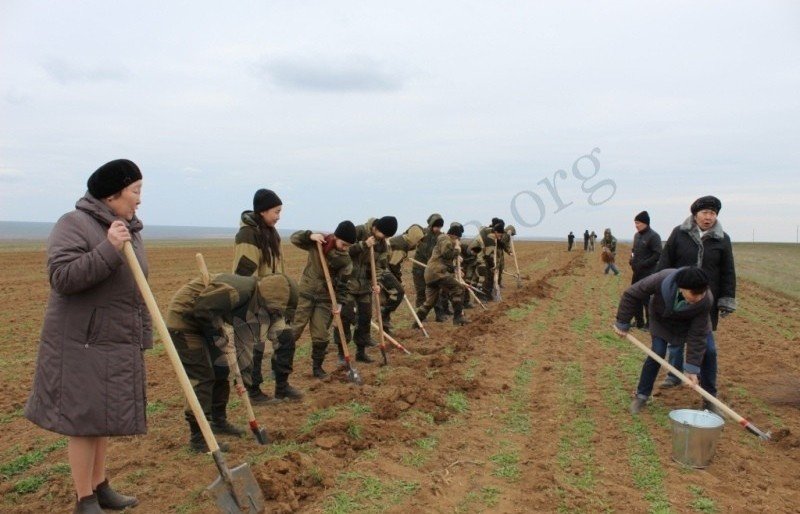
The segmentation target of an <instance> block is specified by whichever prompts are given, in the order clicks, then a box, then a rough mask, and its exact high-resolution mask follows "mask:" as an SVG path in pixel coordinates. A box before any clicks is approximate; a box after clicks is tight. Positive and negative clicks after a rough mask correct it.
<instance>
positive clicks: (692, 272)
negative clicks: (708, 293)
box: [675, 266, 708, 291]
mask: <svg viewBox="0 0 800 514" xmlns="http://www.w3.org/2000/svg"><path fill="white" fill-rule="evenodd" d="M675 283H676V284H677V285H678V287H680V288H681V289H691V290H692V291H700V290H705V289H706V288H707V287H708V275H707V274H706V272H705V271H703V270H702V269H701V268H698V267H697V266H687V267H685V268H681V269H680V270H678V273H676V274H675Z"/></svg>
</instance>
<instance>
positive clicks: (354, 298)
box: [333, 216, 397, 363]
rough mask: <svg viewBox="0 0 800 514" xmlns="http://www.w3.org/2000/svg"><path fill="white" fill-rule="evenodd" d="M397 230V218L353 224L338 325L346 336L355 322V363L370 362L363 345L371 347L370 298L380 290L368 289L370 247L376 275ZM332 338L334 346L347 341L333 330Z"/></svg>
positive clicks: (370, 282) (384, 264)
mask: <svg viewBox="0 0 800 514" xmlns="http://www.w3.org/2000/svg"><path fill="white" fill-rule="evenodd" d="M395 233H397V218H395V217H394V216H384V217H382V218H378V219H375V218H370V219H369V220H367V222H366V223H365V224H363V225H359V226H357V227H356V243H355V244H353V245H352V246H351V247H350V248H349V250H348V253H349V254H350V258H351V259H352V261H353V272H352V273H351V274H350V279H349V280H348V281H347V302H346V303H345V304H344V306H343V307H342V324H343V325H344V332H345V337H347V338H348V339H349V338H350V326H351V325H353V324H355V326H356V329H355V332H354V333H353V340H354V341H355V343H356V360H357V361H359V362H367V363H369V362H374V361H373V359H372V358H370V357H369V356H368V355H367V346H372V338H371V337H370V323H371V322H372V297H373V294H375V293H379V292H380V286H376V288H377V289H376V290H374V291H373V288H372V268H371V264H370V248H374V251H375V266H376V268H377V269H376V270H375V271H376V274H377V275H380V274H381V273H383V271H385V270H386V267H387V261H388V245H387V244H386V239H387V238H389V237H392V236H393V235H395ZM333 337H334V341H335V342H336V344H338V345H340V346H341V345H343V344H348V342H349V341H340V338H339V333H338V331H337V332H334V335H333Z"/></svg>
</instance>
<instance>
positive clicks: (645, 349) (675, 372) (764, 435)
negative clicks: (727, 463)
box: [614, 327, 771, 441]
mask: <svg viewBox="0 0 800 514" xmlns="http://www.w3.org/2000/svg"><path fill="white" fill-rule="evenodd" d="M614 331H615V332H616V333H617V334H618V335H622V332H619V331H617V329H616V327H615V328H614ZM625 338H626V339H628V341H630V342H631V343H633V344H634V345H636V346H637V347H638V348H639V349H640V350H642V351H643V352H644V353H646V354H647V355H649V356H650V357H651V358H652V359H653V360H655V361H656V362H657V363H659V364H661V365H662V366H664V367H665V368H667V369H668V370H670V371H671V372H672V374H673V375H675V376H676V377H678V378H679V379H680V380H681V382H683V383H684V384H686V385H688V386H689V387H691V388H692V389H694V390H695V391H697V393H698V394H700V396H702V397H703V398H705V399H706V400H708V401H709V402H711V403H713V404H714V405H716V406H717V408H719V409H720V410H721V411H722V412H724V413H725V415H726V416H728V417H729V418H731V419H732V420H734V421H735V422H737V423H738V424H739V425H741V426H742V428H744V429H745V430H747V431H748V432H750V433H751V434H753V435H755V436H758V438H759V439H762V440H764V441H769V440H770V438H771V434H770V433H769V432H766V433H765V432H762V431H761V430H759V429H758V428H757V427H756V426H755V425H754V424H752V423H750V422H749V421H748V420H747V419H745V418H743V417H742V416H740V415H739V414H737V413H736V411H734V410H733V409H731V408H730V407H728V406H727V405H725V404H724V403H722V402H721V401H720V400H718V399H717V398H716V397H715V396H712V395H711V393H709V392H708V391H706V390H705V389H703V388H702V387H700V386H699V385H696V384H694V383H692V381H691V380H689V378H688V377H687V376H686V375H684V374H683V373H681V372H680V371H678V370H677V369H676V368H675V367H674V366H672V365H671V364H670V363H668V362H667V361H666V360H664V359H662V358H661V357H659V356H658V354H657V353H655V352H654V351H653V350H651V349H650V348H648V347H647V346H645V345H644V344H643V343H642V342H641V341H639V340H638V339H636V338H635V337H633V336H632V335H630V334H628V333H625Z"/></svg>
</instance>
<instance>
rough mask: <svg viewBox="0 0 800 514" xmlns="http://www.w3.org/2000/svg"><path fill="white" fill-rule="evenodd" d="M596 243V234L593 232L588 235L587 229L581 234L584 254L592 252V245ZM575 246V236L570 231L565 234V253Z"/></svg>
mask: <svg viewBox="0 0 800 514" xmlns="http://www.w3.org/2000/svg"><path fill="white" fill-rule="evenodd" d="M596 242H597V234H595V232H594V230H592V232H591V233H589V229H588V228H587V229H586V230H585V231H584V232H583V251H584V252H593V251H594V245H595V243H596ZM574 245H575V234H573V233H572V231H571V230H570V232H569V234H567V251H568V252H571V251H572V247H573V246H574Z"/></svg>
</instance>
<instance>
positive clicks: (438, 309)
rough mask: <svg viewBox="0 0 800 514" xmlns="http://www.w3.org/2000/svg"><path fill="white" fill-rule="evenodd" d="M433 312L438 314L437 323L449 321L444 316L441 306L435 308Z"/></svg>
mask: <svg viewBox="0 0 800 514" xmlns="http://www.w3.org/2000/svg"><path fill="white" fill-rule="evenodd" d="M433 312H434V313H436V318H435V319H434V321H436V323H442V322H444V321H447V316H445V315H444V312H443V311H442V308H441V307H439V306H436V307H434V308H433Z"/></svg>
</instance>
